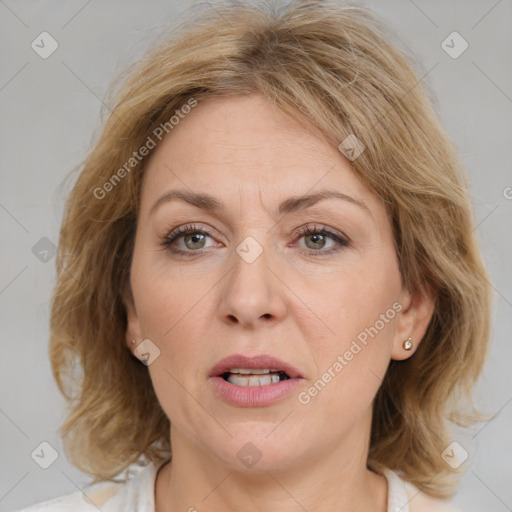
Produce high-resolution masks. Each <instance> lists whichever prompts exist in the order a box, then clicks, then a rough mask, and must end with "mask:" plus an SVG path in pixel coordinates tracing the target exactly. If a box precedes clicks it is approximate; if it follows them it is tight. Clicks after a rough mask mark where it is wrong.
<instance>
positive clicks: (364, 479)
mask: <svg viewBox="0 0 512 512" xmlns="http://www.w3.org/2000/svg"><path fill="white" fill-rule="evenodd" d="M171 189H181V190H188V191H193V192H205V193H208V194H211V195H213V196H215V197H216V198H218V199H219V200H222V201H223V202H225V204H226V207H225V209H223V210H221V211H220V212H217V213H213V212H208V211H205V210H202V209H200V208H198V207H196V206H193V205H190V204H187V203H186V202H183V201H180V200H174V201H170V202H166V203H163V204H161V205H160V206H159V207H158V208H156V210H154V212H153V213H151V214H150V209H151V207H152V206H153V204H154V203H155V202H156V201H157V199H159V198H160V197H161V196H162V195H163V194H164V193H165V192H167V191H169V190H171ZM319 190H335V191H338V192H342V193H343V194H346V195H348V196H350V197H352V198H354V199H356V200H358V201H360V202H361V203H363V204H364V205H365V207H366V208H363V207H361V206H358V205H356V204H354V203H352V202H350V201H347V200H340V199H325V200H322V201H320V202H318V203H316V204H315V205H313V206H310V207H309V208H306V209H302V210H299V211H295V212H292V213H288V214H286V215H284V216H281V217H276V216H274V211H275V210H276V209H277V206H278V205H279V204H280V203H281V201H283V200H285V199H287V198H289V197H291V196H302V195H304V194H310V193H314V192H318V191H319ZM189 223H192V224H194V225H195V227H194V229H196V228H198V229H199V230H209V232H210V233H209V234H208V235H206V236H205V237H204V238H203V239H201V238H199V241H198V238H193V237H192V238H191V237H190V236H189V237H186V236H181V238H179V239H177V240H175V241H174V243H173V244H172V245H171V246H170V247H165V246H163V245H162V241H163V240H164V239H165V237H166V236H167V235H168V234H169V233H170V232H171V231H172V230H174V229H175V228H177V227H180V226H184V225H186V224H189ZM315 225H316V226H317V227H320V228H322V227H326V228H327V229H329V230H330V231H331V232H334V233H336V234H339V235H341V236H343V235H344V236H345V237H348V238H349V244H348V245H347V246H345V245H339V244H338V243H337V242H336V241H335V240H334V239H331V238H330V237H329V236H324V237H322V236H317V237H316V238H315V236H314V235H302V234H297V233H296V231H297V229H298V228H301V227H303V226H310V227H314V226H315ZM196 232H197V229H196ZM199 234H200V233H199ZM248 236H251V237H253V238H254V239H255V240H256V241H257V242H258V243H259V245H260V246H261V248H262V250H263V252H262V253H261V255H260V256H259V257H258V258H257V259H256V260H255V261H254V262H252V263H247V262H246V261H245V260H244V259H242V258H241V257H240V256H239V255H238V253H237V252H236V250H235V249H236V248H237V246H238V245H239V244H240V243H241V242H242V241H244V239H245V238H246V237H248ZM196 237H197V235H196ZM333 248H337V249H338V250H337V251H336V252H329V251H330V250H331V249H333ZM172 249H174V250H177V249H181V250H183V251H188V253H193V254H192V256H191V257H186V256H182V255H179V254H176V253H173V252H172ZM312 253H315V254H312ZM130 283H131V287H132V293H133V302H132V301H131V300H129V301H128V303H127V312H128V326H127V332H126V336H127V338H126V343H127V345H128V346H129V347H130V349H132V350H133V347H134V345H132V344H131V340H132V339H134V340H136V344H139V343H140V342H141V341H142V340H143V339H147V338H148V339H150V340H151V341H152V342H153V343H154V344H155V345H156V346H157V347H158V349H159V350H160V355H159V357H158V358H157V359H156V360H155V361H154V362H153V363H151V364H150V365H149V366H148V371H149V373H150V376H151V380H152V383H153V386H154V389H155V392H156V394H157V397H158V400H159V402H160V404H161V406H162V408H163V410H164V411H165V413H166V414H167V416H168V417H169V419H170V422H171V432H170V435H171V444H172V448H173V461H172V463H171V464H167V465H165V466H163V468H162V469H161V470H160V471H159V473H158V475H157V480H156V487H155V499H156V502H155V503H156V510H157V512H164V511H171V510H172V511H174V510H189V509H191V507H195V508H196V509H197V510H212V511H220V510H244V511H246V512H253V511H254V512H256V511H261V510H266V511H277V510H279V511H280V512H288V511H293V512H296V511H299V510H303V508H302V507H304V509H307V510H308V511H309V512H317V511H325V510H340V511H341V510H351V511H354V512H357V511H368V510H372V511H380V512H384V511H386V503H387V501H386V500H387V483H386V480H385V478H384V477H383V476H381V475H379V474H377V473H375V472H373V471H372V470H370V469H369V468H368V467H367V464H366V462H367V456H368V443H369V436H370V425H371V418H372V410H371V407H372V401H373V399H374V397H375V394H376V393H377V390H378V388H379V386H380V383H381V381H382V378H383V377H384V374H385V372H386V368H387V366H388V364H389V362H390V360H391V359H397V360H401V359H406V358H408V357H410V356H411V355H412V354H413V353H414V351H415V350H416V349H417V346H418V344H419V342H420V341H421V339H422V337H423V335H424V333H425V331H426V328H427V327H428V323H429V321H430V318H431V315H432V310H433V302H432V300H431V298H428V297H424V296H422V295H419V294H411V293H409V292H408V291H407V290H405V289H404V288H403V287H402V283H401V277H400V272H399V267H398V261H397V257H396V254H395V251H394V246H393V234H392V228H391V223H390V221H389V219H388V217H387V215H386V210H385V207H384V205H383V203H382V202H381V200H380V199H379V198H378V197H377V196H375V195H374V194H373V193H372V192H371V191H370V190H368V189H366V188H365V187H364V186H363V184H362V183H361V182H360V181H359V180H358V179H357V178H356V176H355V175H354V173H353V170H352V168H351V165H350V161H349V160H347V159H346V158H345V157H344V156H343V155H342V154H341V153H340V152H339V151H338V149H337V148H336V147H333V146H332V145H330V144H329V143H328V142H327V141H326V139H325V138H324V137H322V135H321V134H320V133H319V132H317V131H315V130H314V129H313V128H311V127H310V126H306V125H302V124H299V123H298V122H297V120H295V119H293V118H291V117H290V116H287V115H286V114H284V113H282V112H281V111H279V110H275V109H273V108H272V107H271V106H270V105H269V104H268V103H267V102H266V101H265V99H264V98H263V97H261V96H259V95H256V94H255V95H250V96H246V97H237V98H219V97H217V98H210V99H208V100H206V101H204V102H202V103H200V104H199V105H198V106H197V107H196V108H195V109H193V110H192V112H191V113H190V114H188V115H187V116H186V117H185V118H184V119H183V120H181V121H180V123H179V125H178V126H177V127H175V128H174V130H173V131H172V132H170V133H169V134H168V135H167V137H166V138H164V140H163V141H162V142H161V143H160V145H159V146H158V147H157V148H156V149H155V152H154V153H153V155H152V156H151V159H150V160H149V164H148V166H147V169H146V175H145V179H144V184H143V189H142V195H141V203H140V211H139V217H138V222H137V230H136V238H135V246H134V254H133V261H132V267H131V278H130ZM395 302H399V304H400V305H401V306H402V310H401V311H400V312H399V313H398V314H397V315H396V316H395V317H394V319H392V320H390V321H388V322H387V323H386V324H385V327H384V328H383V329H381V330H380V331H379V333H378V335H376V336H374V337H373V338H369V341H368V344H367V345H366V346H365V347H364V348H363V349H362V350H361V351H360V352H359V353H357V355H355V356H354V357H353V359H352V360H351V361H350V362H349V363H348V364H347V365H346V366H345V367H344V368H343V370H342V371H341V372H339V373H337V374H336V376H335V377H334V378H332V380H331V381H330V382H329V383H328V384H327V385H326V386H325V387H324V389H322V391H321V392H320V393H318V394H317V395H316V396H314V397H312V398H311V401H310V402H309V403H308V404H307V405H304V404H302V403H300V402H299V401H298V397H297V394H298V392H297V393H295V392H293V393H291V394H290V395H289V396H286V397H284V398H282V399H281V400H280V401H278V402H276V403H274V404H272V405H270V406H266V407H256V408H247V407H236V406H233V405H230V404H227V403H225V402H223V401H222V400H221V399H219V398H218V397H217V396H216V394H215V393H214V390H213V387H212V385H211V383H210V382H209V380H208V373H209V371H210V369H211V367H212V366H213V365H214V364H215V363H217V362H218V361H219V360H220V359H222V358H224V357H225V356H227V355H230V354H233V353H243V354H246V355H255V354H270V355H273V356H275V357H278V358H280V359H282V360H284V361H287V362H289V363H291V364H292V365H294V366H295V367H296V368H298V369H299V370H300V371H301V373H302V375H303V376H304V381H303V382H302V385H301V388H300V389H299V390H298V391H304V390H307V389H308V388H309V387H310V386H312V385H313V383H314V382H315V381H316V380H317V379H319V378H320V377H321V375H322V374H323V373H324V372H326V371H327V370H328V368H329V367H332V365H333V363H334V362H335V361H336V360H337V357H338V355H343V354H344V353H345V352H346V351H347V350H348V349H349V348H350V346H351V343H352V340H354V339H356V337H357V335H358V334H359V333H360V332H361V331H364V329H365V328H367V327H370V326H373V325H374V324H375V322H376V321H377V320H378V319H379V318H380V315H381V314H384V313H386V311H387V310H389V309H390V308H391V307H392V304H393V303H395ZM409 336H411V337H412V338H413V340H414V347H413V349H412V350H411V351H406V350H404V348H403V346H402V344H403V341H404V340H405V339H407V338H408V337H409ZM135 346H136V345H135ZM248 442H251V443H252V444H254V445H255V446H256V447H257V449H258V450H259V452H260V453H261V459H260V460H259V461H258V462H257V464H255V465H254V466H252V467H250V468H248V467H246V466H245V465H244V464H243V463H242V462H241V460H240V459H239V458H238V457H237V452H238V451H239V450H240V449H241V448H242V447H243V446H244V445H245V444H246V443H248Z"/></svg>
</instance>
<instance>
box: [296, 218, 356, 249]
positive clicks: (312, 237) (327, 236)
mask: <svg viewBox="0 0 512 512" xmlns="http://www.w3.org/2000/svg"><path fill="white" fill-rule="evenodd" d="M297 233H298V234H299V235H301V238H304V240H305V243H306V247H307V248H309V249H312V250H311V251H308V254H309V255H311V256H320V255H325V254H331V253H334V252H337V251H339V250H340V248H341V247H347V246H348V244H349V243H348V240H347V239H346V238H345V237H343V236H342V235H339V234H337V233H334V232H332V231H330V230H329V229H327V228H325V227H320V228H319V227H317V226H316V225H315V226H313V227H312V228H311V227H310V226H305V227H303V228H300V229H299V230H298V231H297ZM328 240H331V242H333V243H332V245H331V248H330V249H329V250H322V249H324V248H325V247H326V245H327V241H328Z"/></svg>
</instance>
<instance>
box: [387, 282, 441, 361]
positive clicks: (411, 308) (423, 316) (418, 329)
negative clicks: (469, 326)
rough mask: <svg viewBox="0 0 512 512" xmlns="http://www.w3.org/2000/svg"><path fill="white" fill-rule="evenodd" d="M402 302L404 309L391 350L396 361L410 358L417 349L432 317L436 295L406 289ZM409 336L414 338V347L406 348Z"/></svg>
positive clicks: (401, 312)
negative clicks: (405, 344)
mask: <svg viewBox="0 0 512 512" xmlns="http://www.w3.org/2000/svg"><path fill="white" fill-rule="evenodd" d="M400 304H401V305H402V310H401V311H400V312H399V314H398V318H397V327H396V331H395V338H394V340H393V349H392V351H391V359H394V360H396V361H402V360H404V359H408V358H409V357H411V356H412V355H413V354H414V352H415V351H416V350H417V348H418V346H419V344H420V343H421V341H422V339H423V336H425V333H426V332H427V328H428V325H429V324H430V320H431V319H432V314H433V313H434V305H435V297H432V296H430V295H428V294H427V293H426V292H420V291H417V292H414V293H411V292H408V291H406V290H404V291H403V293H402V297H401V300H400ZM409 337H410V338H412V342H413V346H412V349H410V350H405V349H404V347H403V343H404V341H405V340H407V339H408V338H409Z"/></svg>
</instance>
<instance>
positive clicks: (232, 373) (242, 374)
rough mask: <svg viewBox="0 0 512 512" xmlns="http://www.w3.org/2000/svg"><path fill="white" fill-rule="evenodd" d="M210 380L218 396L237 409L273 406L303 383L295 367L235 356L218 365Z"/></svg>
mask: <svg viewBox="0 0 512 512" xmlns="http://www.w3.org/2000/svg"><path fill="white" fill-rule="evenodd" d="M208 377H209V380H210V382H211V383H212V385H213V389H214V390H215V392H216V393H217V396H218V397H219V398H220V399H221V400H223V401H224V402H227V403H229V404H230V405H235V406H238V407H263V406H268V405H271V404H273V403H275V402H277V401H279V400H281V399H282V398H284V397H286V396H290V394H291V393H292V392H293V391H294V390H297V389H298V387H300V386H302V385H303V382H304V377H303V376H302V375H301V373H300V372H299V371H298V370H297V369H296V368H295V367H294V366H292V365H291V364H289V363H286V362H284V361H281V360H279V359H276V358H275V357H272V356H269V355H259V356H252V357H250V356H244V355H241V354H233V355H231V356H228V357H226V358H224V359H222V360H221V361H219V362H218V363H217V364H216V365H215V366H214V367H213V368H212V369H211V371H210V373H209V375H208Z"/></svg>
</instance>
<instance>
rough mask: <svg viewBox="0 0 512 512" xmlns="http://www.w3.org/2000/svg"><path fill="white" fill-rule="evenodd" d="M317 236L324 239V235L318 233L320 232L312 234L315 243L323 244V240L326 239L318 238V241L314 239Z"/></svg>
mask: <svg viewBox="0 0 512 512" xmlns="http://www.w3.org/2000/svg"><path fill="white" fill-rule="evenodd" d="M316 237H320V238H321V239H323V235H321V234H318V233H315V234H314V235H311V239H312V241H313V243H314V244H318V243H320V244H322V242H323V241H324V240H320V241H318V240H317V241H315V240H313V239H316Z"/></svg>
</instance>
